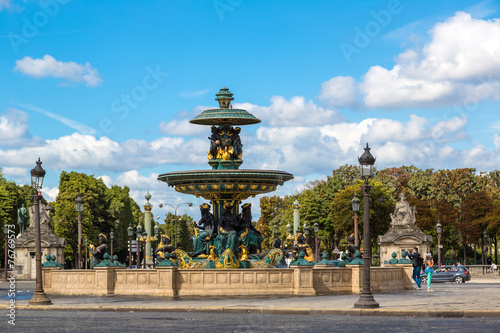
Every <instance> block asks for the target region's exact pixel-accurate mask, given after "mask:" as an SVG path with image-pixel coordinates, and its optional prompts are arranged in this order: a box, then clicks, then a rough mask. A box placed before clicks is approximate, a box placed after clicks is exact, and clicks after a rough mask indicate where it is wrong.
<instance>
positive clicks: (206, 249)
mask: <svg viewBox="0 0 500 333" xmlns="http://www.w3.org/2000/svg"><path fill="white" fill-rule="evenodd" d="M200 211H201V219H200V221H199V222H198V224H197V225H196V227H198V228H200V229H201V232H200V233H198V235H196V237H195V239H194V241H193V248H194V249H193V257H197V256H203V257H208V255H209V254H210V245H213V238H214V234H215V233H216V231H215V219H214V216H213V214H212V213H210V205H209V204H206V203H204V204H203V205H201V206H200Z"/></svg>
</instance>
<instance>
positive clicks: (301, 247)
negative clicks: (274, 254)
mask: <svg viewBox="0 0 500 333" xmlns="http://www.w3.org/2000/svg"><path fill="white" fill-rule="evenodd" d="M300 252H304V253H305V256H304V259H305V260H307V261H309V262H313V261H314V254H313V252H312V250H311V247H310V246H309V245H308V244H307V243H306V238H305V237H304V234H302V233H299V234H298V235H297V244H295V246H294V247H293V257H294V259H295V260H298V259H299V254H300Z"/></svg>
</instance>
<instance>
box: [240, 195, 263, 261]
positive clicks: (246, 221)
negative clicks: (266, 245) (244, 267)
mask: <svg viewBox="0 0 500 333" xmlns="http://www.w3.org/2000/svg"><path fill="white" fill-rule="evenodd" d="M251 206H252V204H250V203H246V204H244V205H243V206H242V207H241V214H240V215H238V225H239V226H238V227H239V232H238V234H239V236H240V238H241V241H242V242H243V244H244V245H245V247H246V248H247V250H248V252H249V253H250V254H255V253H260V252H262V242H263V241H264V237H262V235H261V233H260V232H259V231H258V230H257V229H255V227H254V226H253V224H252V211H251Z"/></svg>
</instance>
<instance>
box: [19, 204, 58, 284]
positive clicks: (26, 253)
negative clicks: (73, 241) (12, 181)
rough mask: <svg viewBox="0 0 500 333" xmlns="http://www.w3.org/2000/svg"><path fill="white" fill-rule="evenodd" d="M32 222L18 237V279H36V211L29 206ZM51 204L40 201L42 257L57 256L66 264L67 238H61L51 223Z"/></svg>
mask: <svg viewBox="0 0 500 333" xmlns="http://www.w3.org/2000/svg"><path fill="white" fill-rule="evenodd" d="M29 214H30V224H29V227H28V228H27V229H26V230H24V231H23V232H22V233H21V234H20V235H19V236H18V237H17V239H16V250H15V256H16V258H15V262H16V266H15V275H16V278H18V279H35V224H36V223H35V212H34V206H31V207H30V208H29ZM49 221H50V206H49V205H44V204H43V203H40V239H41V244H40V245H41V248H42V258H45V257H46V256H47V255H50V256H55V258H57V262H58V263H59V264H64V247H65V246H66V239H64V238H59V237H58V236H57V235H56V233H55V232H54V230H52V228H51V227H50V225H49Z"/></svg>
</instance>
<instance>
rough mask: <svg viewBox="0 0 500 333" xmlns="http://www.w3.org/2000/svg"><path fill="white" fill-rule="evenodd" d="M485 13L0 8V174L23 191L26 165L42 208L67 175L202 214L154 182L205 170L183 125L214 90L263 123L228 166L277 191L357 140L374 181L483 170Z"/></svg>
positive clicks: (4, 4) (487, 8) (473, 7)
mask: <svg viewBox="0 0 500 333" xmlns="http://www.w3.org/2000/svg"><path fill="white" fill-rule="evenodd" d="M499 9H500V2H498V1H484V2H480V1H479V2H471V1H435V2H431V3H429V2H420V1H402V0H401V1H395V0H394V1H393V0H391V1H357V2H355V1H314V2H313V1H308V2H306V1H287V2H278V1H273V2H271V1H265V2H264V1H244V0H215V1H200V0H197V1H148V2H147V4H146V3H143V2H138V1H92V2H85V1H68V0H43V1H15V0H0V22H2V23H1V24H0V36H1V38H0V49H1V53H0V167H1V168H2V169H3V172H4V174H5V175H6V176H7V178H10V179H13V180H15V181H16V182H18V183H25V182H28V181H29V177H28V175H29V169H31V168H32V167H33V166H34V164H35V160H36V159H37V158H38V157H40V158H41V159H42V161H43V162H44V164H43V166H44V168H45V169H46V170H47V177H46V183H45V189H44V190H45V194H46V195H47V196H48V197H49V199H50V198H52V199H53V198H55V196H56V195H57V186H58V178H59V174H60V172H61V171H62V170H66V171H71V170H75V171H79V172H86V173H89V174H94V175H95V176H96V177H102V178H103V179H104V180H105V182H106V183H107V184H108V185H110V184H118V185H128V186H129V187H130V188H131V190H132V195H133V196H134V198H135V199H136V200H137V201H138V202H139V203H140V204H142V203H143V202H144V199H143V195H144V193H145V192H146V191H147V190H149V191H150V192H151V193H152V195H153V199H152V201H153V204H154V205H155V206H157V204H158V203H159V202H169V203H172V204H176V203H181V202H184V201H188V200H192V201H194V202H195V203H196V204H201V203H202V202H201V201H200V200H199V199H194V200H193V199H192V198H190V197H182V196H179V195H178V194H177V193H176V192H175V191H174V190H173V189H171V188H168V187H167V186H166V184H164V183H159V182H157V181H156V177H157V175H158V174H161V173H164V172H169V171H176V170H193V169H207V168H209V166H208V164H206V150H207V149H208V140H207V139H206V137H207V136H208V135H209V128H208V127H204V126H196V125H189V124H188V123H187V121H188V120H189V119H192V118H193V117H194V116H196V115H197V114H199V113H200V112H201V111H202V110H203V109H204V108H207V107H212V106H215V105H216V102H215V101H214V97H215V96H214V94H215V93H216V92H217V91H218V89H219V88H221V87H223V86H227V87H228V88H230V90H231V91H232V92H233V93H234V97H235V101H234V103H235V104H236V105H237V106H239V107H242V108H246V109H247V110H248V111H250V112H252V113H253V114H254V115H256V116H257V117H259V118H260V119H262V123H261V124H259V125H252V126H246V127H245V128H243V132H242V139H243V144H244V146H245V147H244V156H243V159H244V161H245V162H244V164H243V166H242V168H264V169H278V170H284V171H288V172H291V173H293V174H294V175H295V179H294V180H293V181H292V182H289V184H287V185H286V186H284V187H283V188H281V189H280V190H279V191H278V192H277V194H280V195H284V194H288V193H292V192H293V191H294V190H295V189H299V190H300V189H301V188H303V186H304V183H305V182H307V181H311V180H315V179H318V178H325V177H326V175H328V174H329V173H330V172H331V170H332V169H334V168H337V167H338V166H339V165H343V164H345V163H356V157H357V156H359V155H360V154H361V153H362V146H364V144H365V143H366V142H367V141H368V142H370V145H371V146H372V147H373V153H374V155H376V156H377V165H378V166H379V167H391V166H400V165H410V164H413V165H415V166H417V167H419V168H433V169H442V168H457V167H474V168H477V169H478V170H482V171H490V170H493V169H498V168H499V165H500V158H499V154H498V153H499V151H498V149H499V148H500V137H499V134H498V133H499V132H500V121H499V119H498V118H499V117H498V106H499V98H500V56H499V55H500V21H499V19H498V17H499ZM251 202H253V203H255V204H257V203H258V198H255V199H253V201H251ZM164 209H165V208H164ZM183 209H184V208H183ZM153 211H154V213H155V214H164V213H165V212H166V211H161V210H160V209H158V208H155V209H154V210H153ZM183 212H187V213H190V214H192V215H193V216H197V214H198V213H197V208H196V207H193V208H192V209H191V210H189V209H188V208H185V210H184V211H183ZM258 215H259V212H258V209H254V216H258Z"/></svg>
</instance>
